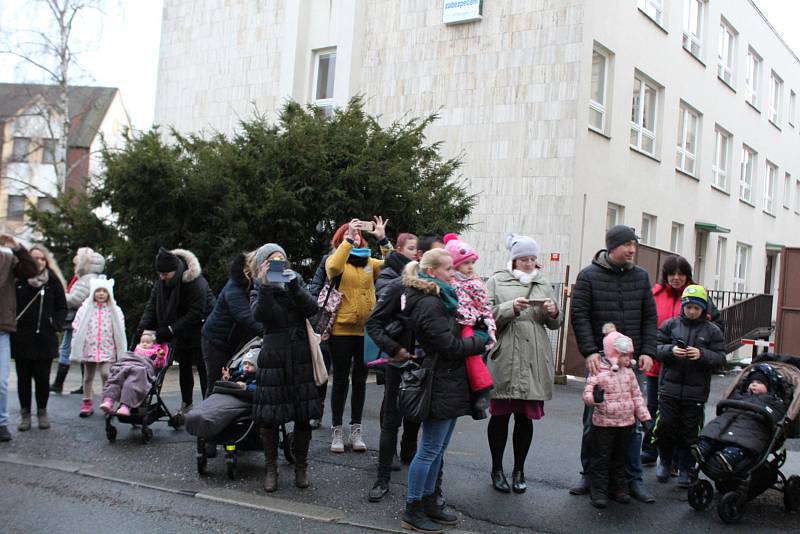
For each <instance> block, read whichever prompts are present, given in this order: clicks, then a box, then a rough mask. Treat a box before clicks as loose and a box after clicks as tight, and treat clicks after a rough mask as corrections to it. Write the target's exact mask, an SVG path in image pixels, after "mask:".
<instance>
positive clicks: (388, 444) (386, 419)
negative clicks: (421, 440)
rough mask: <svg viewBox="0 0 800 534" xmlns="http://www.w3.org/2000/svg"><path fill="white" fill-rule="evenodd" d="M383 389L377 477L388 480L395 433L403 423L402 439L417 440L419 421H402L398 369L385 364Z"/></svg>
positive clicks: (394, 449)
mask: <svg viewBox="0 0 800 534" xmlns="http://www.w3.org/2000/svg"><path fill="white" fill-rule="evenodd" d="M385 379H386V381H385V383H384V390H383V417H381V439H380V448H379V450H378V479H379V480H383V481H385V482H388V481H389V480H390V479H391V477H392V461H393V460H394V455H395V453H396V452H397V433H398V431H399V430H400V425H403V441H404V442H405V441H411V442H413V443H416V442H417V434H418V433H419V423H414V422H411V421H405V422H403V414H402V413H400V410H399V409H398V407H397V395H398V394H399V393H400V370H399V369H398V368H397V367H395V366H393V365H387V366H386V376H385Z"/></svg>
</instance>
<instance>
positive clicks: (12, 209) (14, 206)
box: [6, 195, 27, 221]
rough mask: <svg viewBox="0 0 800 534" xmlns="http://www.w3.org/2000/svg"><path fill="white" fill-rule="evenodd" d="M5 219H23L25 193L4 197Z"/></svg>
mask: <svg viewBox="0 0 800 534" xmlns="http://www.w3.org/2000/svg"><path fill="white" fill-rule="evenodd" d="M6 200H7V204H6V206H7V207H6V219H7V220H9V221H22V220H24V219H25V208H26V207H27V206H26V201H25V195H8V197H6Z"/></svg>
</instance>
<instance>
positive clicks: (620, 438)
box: [589, 425, 633, 495]
mask: <svg viewBox="0 0 800 534" xmlns="http://www.w3.org/2000/svg"><path fill="white" fill-rule="evenodd" d="M632 434H633V426H632V425H631V426H623V427H607V426H593V427H592V432H591V436H592V452H591V459H590V461H589V478H590V482H591V487H592V492H593V493H594V492H598V493H601V494H610V495H614V494H618V493H620V492H624V493H627V488H628V484H627V481H626V477H625V464H626V462H627V461H628V451H629V449H630V443H631V435H632Z"/></svg>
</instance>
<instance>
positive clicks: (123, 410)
mask: <svg viewBox="0 0 800 534" xmlns="http://www.w3.org/2000/svg"><path fill="white" fill-rule="evenodd" d="M130 414H131V409H130V408H128V405H127V404H120V405H119V408H117V415H123V416H125V417H128V416H129V415H130Z"/></svg>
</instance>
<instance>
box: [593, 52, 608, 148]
mask: <svg viewBox="0 0 800 534" xmlns="http://www.w3.org/2000/svg"><path fill="white" fill-rule="evenodd" d="M610 63H611V54H609V53H608V52H606V51H605V50H602V49H600V48H599V47H597V46H595V48H594V50H593V51H592V87H591V94H590V95H589V126H590V127H591V128H593V129H595V130H597V131H599V132H604V133H605V131H606V120H607V116H608V113H607V111H608V70H609V67H610Z"/></svg>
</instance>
